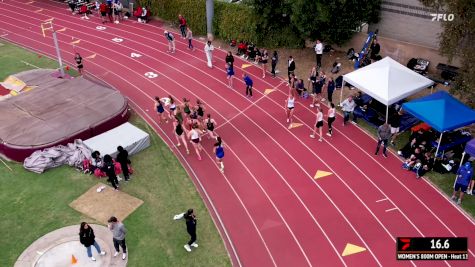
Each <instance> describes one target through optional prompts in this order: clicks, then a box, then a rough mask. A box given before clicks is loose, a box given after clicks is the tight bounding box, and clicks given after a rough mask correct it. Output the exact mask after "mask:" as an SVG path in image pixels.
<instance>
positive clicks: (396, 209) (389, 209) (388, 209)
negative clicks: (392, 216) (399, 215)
mask: <svg viewBox="0 0 475 267" xmlns="http://www.w3.org/2000/svg"><path fill="white" fill-rule="evenodd" d="M393 210H398V208H392V209H388V210H386V212H389V211H393Z"/></svg>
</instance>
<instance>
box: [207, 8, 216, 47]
mask: <svg viewBox="0 0 475 267" xmlns="http://www.w3.org/2000/svg"><path fill="white" fill-rule="evenodd" d="M213 17H214V1H213V0H206V31H207V33H208V40H211V41H212V40H213Z"/></svg>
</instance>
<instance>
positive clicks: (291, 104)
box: [285, 92, 295, 129]
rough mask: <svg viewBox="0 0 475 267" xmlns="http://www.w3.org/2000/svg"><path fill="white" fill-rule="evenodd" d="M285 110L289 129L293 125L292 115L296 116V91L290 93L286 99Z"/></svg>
mask: <svg viewBox="0 0 475 267" xmlns="http://www.w3.org/2000/svg"><path fill="white" fill-rule="evenodd" d="M285 107H286V108H285V112H286V114H287V123H289V129H290V128H291V127H292V117H293V116H294V109H295V97H294V93H293V92H292V93H290V94H289V97H288V98H287V99H286V100H285Z"/></svg>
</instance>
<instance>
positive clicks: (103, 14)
mask: <svg viewBox="0 0 475 267" xmlns="http://www.w3.org/2000/svg"><path fill="white" fill-rule="evenodd" d="M99 12H101V20H102V23H106V15H107V5H106V3H104V2H102V3H101V4H100V5H99Z"/></svg>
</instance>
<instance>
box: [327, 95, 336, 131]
mask: <svg viewBox="0 0 475 267" xmlns="http://www.w3.org/2000/svg"><path fill="white" fill-rule="evenodd" d="M335 117H336V110H335V104H333V103H330V108H329V109H328V133H327V135H328V136H330V137H331V136H332V134H333V127H332V123H333V122H334V121H335Z"/></svg>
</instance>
